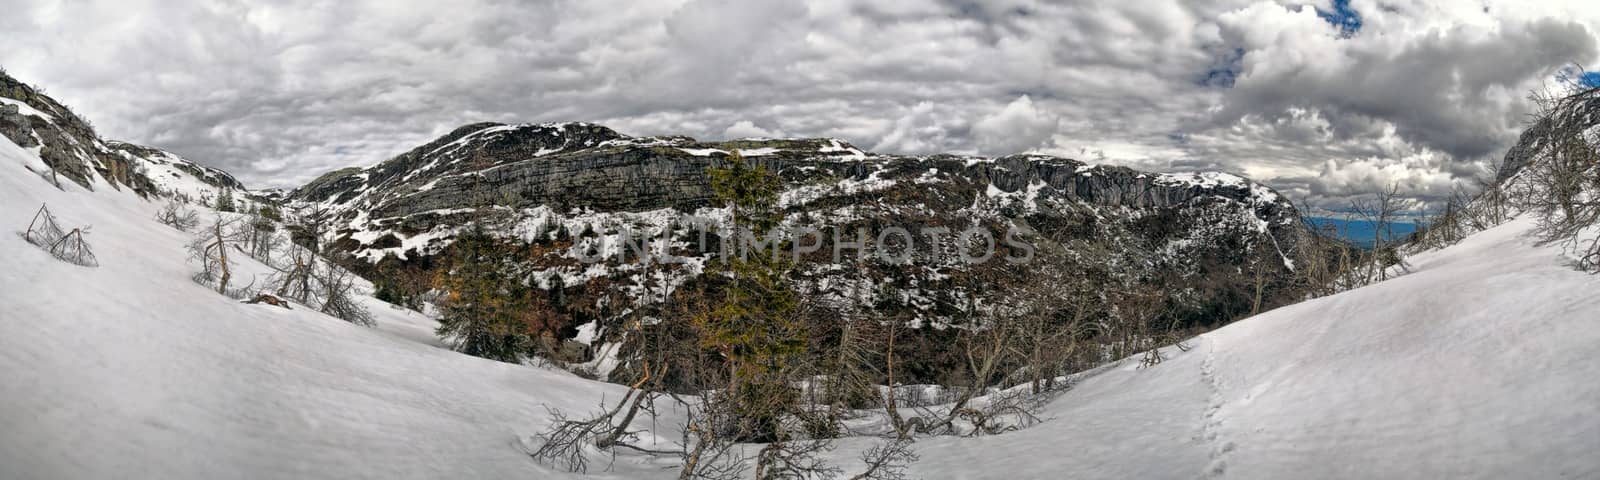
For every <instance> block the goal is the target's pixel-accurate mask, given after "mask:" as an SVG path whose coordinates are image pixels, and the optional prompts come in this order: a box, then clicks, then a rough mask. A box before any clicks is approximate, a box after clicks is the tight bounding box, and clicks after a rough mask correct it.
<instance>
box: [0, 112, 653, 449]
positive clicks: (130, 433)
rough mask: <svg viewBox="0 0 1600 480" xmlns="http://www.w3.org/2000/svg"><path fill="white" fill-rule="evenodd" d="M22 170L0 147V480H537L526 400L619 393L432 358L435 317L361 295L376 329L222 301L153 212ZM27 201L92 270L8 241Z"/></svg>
mask: <svg viewBox="0 0 1600 480" xmlns="http://www.w3.org/2000/svg"><path fill="white" fill-rule="evenodd" d="M30 155H31V153H30V152H27V151H25V150H23V149H21V148H19V147H17V146H16V145H15V144H12V143H11V142H9V141H8V140H5V139H3V138H0V224H4V225H6V228H7V232H6V234H5V235H0V252H4V253H3V254H0V478H7V479H12V478H16V479H33V478H39V479H44V478H386V479H387V478H443V477H449V476H457V475H458V476H461V477H463V478H504V477H510V476H531V477H539V476H541V475H542V474H541V473H540V472H543V471H544V469H543V468H542V467H540V466H538V465H537V464H535V463H534V462H532V461H530V460H528V457H527V456H526V455H523V454H521V453H519V452H517V451H516V450H515V449H513V448H512V443H513V441H514V440H515V439H516V438H517V437H518V436H519V435H524V436H525V435H530V434H532V433H534V432H537V431H538V430H539V429H540V428H542V426H543V425H544V423H545V422H546V420H545V418H546V412H545V410H544V408H543V406H542V405H544V404H549V405H551V406H556V407H561V408H566V409H573V410H583V409H587V408H590V407H593V405H594V402H595V401H598V400H599V399H600V397H601V396H603V395H605V394H607V393H611V394H613V395H615V394H616V390H617V387H615V386H612V385H607V384H602V383H598V382H591V381H586V380H581V379H578V378H576V377H573V376H571V375H570V374H566V373H560V372H554V371H547V370H541V369H535V368H530V367H522V366H515V365H508V364H502V363H497V362H492V361H488V360H482V359H478V358H474V357H468V356H464V355H460V354H457V353H454V352H451V351H448V350H445V349H441V348H438V347H437V346H435V345H429V344H428V342H431V341H432V335H431V333H432V332H431V329H432V327H433V326H434V323H433V322H432V321H431V320H428V319H426V318H423V317H420V316H418V315H417V314H408V313H406V312H403V311H398V310H394V309H392V308H391V307H387V306H385V305H384V304H381V303H378V302H376V301H375V300H371V299H367V301H368V304H369V306H370V307H371V309H372V312H373V313H374V315H375V316H376V317H377V319H376V320H377V321H378V327H377V328H375V329H368V328H363V327H360V326H356V325H352V324H349V323H346V322H344V321H341V320H339V319H336V318H332V317H328V316H325V315H322V314H319V313H315V312H314V311H310V310H309V309H306V308H304V307H296V308H295V309H294V310H292V311H291V310H283V309H279V308H276V307H269V306H258V305H245V304H241V303H239V302H237V301H235V300H231V299H229V298H227V297H224V296H221V295H218V294H217V293H216V292H214V291H211V290H209V289H207V288H205V287H203V286H200V285H198V284H195V283H194V282H192V281H190V279H189V277H190V275H191V274H192V273H193V272H194V271H195V268H197V267H196V266H195V265H193V264H190V263H187V262H185V258H186V256H187V254H186V252H185V250H184V245H185V243H186V242H187V238H188V236H187V235H186V234H184V233H182V232H179V231H177V230H174V229H172V228H170V227H167V226H165V225H162V224H160V223H157V222H155V221H154V220H153V219H152V218H153V216H154V214H155V212H156V209H157V208H158V207H159V203H157V202H147V201H144V200H142V199H140V198H138V197H136V196H135V195H133V194H132V193H128V192H116V191H102V192H93V193H91V192H86V191H82V190H76V191H73V192H63V191H59V190H56V189H55V188H53V187H51V186H50V185H49V184H47V183H45V182H44V181H42V180H41V179H39V177H37V176H35V175H32V174H28V173H27V172H26V170H24V169H23V168H22V166H21V165H22V163H21V162H22V161H23V160H24V159H28V158H29V156H30ZM33 161H37V160H36V159H34V160H33ZM41 203H47V204H48V205H49V207H50V209H51V210H52V211H53V212H55V214H56V216H57V217H58V218H59V219H60V220H61V222H62V223H63V224H64V225H71V226H79V225H92V226H93V229H92V230H91V232H92V233H91V234H90V235H89V236H88V239H89V240H90V242H91V243H92V245H93V246H94V248H95V253H96V254H97V255H98V256H99V258H100V264H101V266H99V267H97V268H86V267H80V266H75V265H71V264H67V263H63V262H60V261H57V260H55V259H54V258H52V257H50V256H49V255H48V254H47V253H46V252H44V251H42V250H40V249H37V248H35V247H33V246H32V245H29V244H27V243H25V242H24V241H23V239H22V238H21V237H20V236H19V235H17V234H16V233H19V232H20V231H21V229H23V228H26V226H27V224H28V221H29V219H30V218H31V217H32V216H33V214H34V211H35V210H36V209H38V207H39V204H41ZM208 215H209V214H208ZM69 228H70V227H69ZM239 257H243V255H240V256H239ZM240 268H241V269H242V270H244V271H245V272H247V273H260V272H262V269H264V268H265V267H263V266H260V265H259V264H254V263H253V261H251V260H249V259H243V260H241V266H240ZM652 470H653V469H652Z"/></svg>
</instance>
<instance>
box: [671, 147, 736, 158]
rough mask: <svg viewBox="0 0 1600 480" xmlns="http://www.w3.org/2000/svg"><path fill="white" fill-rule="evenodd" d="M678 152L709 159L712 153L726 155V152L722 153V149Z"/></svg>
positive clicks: (688, 149) (686, 149) (695, 149)
mask: <svg viewBox="0 0 1600 480" xmlns="http://www.w3.org/2000/svg"><path fill="white" fill-rule="evenodd" d="M678 150H680V151H682V152H683V153H687V154H690V155H694V156H696V157H709V156H711V154H713V153H721V154H727V153H728V152H726V151H724V150H722V149H717V148H679V149H678Z"/></svg>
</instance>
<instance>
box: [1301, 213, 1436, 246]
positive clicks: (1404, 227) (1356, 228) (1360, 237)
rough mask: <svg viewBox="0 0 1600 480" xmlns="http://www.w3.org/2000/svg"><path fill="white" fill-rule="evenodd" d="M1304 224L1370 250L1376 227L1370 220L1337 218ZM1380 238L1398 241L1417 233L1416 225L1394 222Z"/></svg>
mask: <svg viewBox="0 0 1600 480" xmlns="http://www.w3.org/2000/svg"><path fill="white" fill-rule="evenodd" d="M1306 222H1307V223H1310V224H1311V228H1312V229H1314V230H1316V231H1318V232H1322V233H1323V234H1324V235H1328V236H1331V237H1334V238H1338V239H1340V240H1344V241H1347V242H1350V243H1352V244H1354V245H1356V246H1359V247H1361V248H1372V247H1373V240H1374V239H1376V238H1380V237H1378V236H1376V235H1375V234H1376V233H1377V230H1378V225H1377V223H1375V222H1372V221H1370V220H1361V219H1353V218H1337V217H1307V218H1306ZM1384 230H1385V231H1384V233H1383V235H1382V236H1381V238H1383V239H1384V241H1389V240H1399V239H1403V238H1405V237H1406V235H1410V234H1411V232H1415V231H1417V224H1415V223H1412V222H1395V223H1391V224H1389V226H1388V227H1387V228H1385V229H1384Z"/></svg>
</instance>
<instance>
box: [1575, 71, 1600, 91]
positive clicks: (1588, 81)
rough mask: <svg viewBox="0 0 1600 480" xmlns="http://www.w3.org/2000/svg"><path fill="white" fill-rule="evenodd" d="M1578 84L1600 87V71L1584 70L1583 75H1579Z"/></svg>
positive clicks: (1585, 86) (1584, 86) (1586, 86)
mask: <svg viewBox="0 0 1600 480" xmlns="http://www.w3.org/2000/svg"><path fill="white" fill-rule="evenodd" d="M1578 86H1581V87H1583V88H1596V87H1600V72H1583V75H1578Z"/></svg>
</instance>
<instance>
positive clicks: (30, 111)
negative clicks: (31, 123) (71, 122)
mask: <svg viewBox="0 0 1600 480" xmlns="http://www.w3.org/2000/svg"><path fill="white" fill-rule="evenodd" d="M0 104H3V105H16V107H17V113H21V114H23V115H30V116H34V117H39V118H41V119H44V121H46V122H49V123H52V124H53V123H56V117H55V116H53V115H50V114H48V113H45V112H41V111H39V109H37V108H33V107H31V106H29V105H28V103H27V102H23V101H21V100H16V99H12V98H6V97H0Z"/></svg>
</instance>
